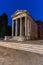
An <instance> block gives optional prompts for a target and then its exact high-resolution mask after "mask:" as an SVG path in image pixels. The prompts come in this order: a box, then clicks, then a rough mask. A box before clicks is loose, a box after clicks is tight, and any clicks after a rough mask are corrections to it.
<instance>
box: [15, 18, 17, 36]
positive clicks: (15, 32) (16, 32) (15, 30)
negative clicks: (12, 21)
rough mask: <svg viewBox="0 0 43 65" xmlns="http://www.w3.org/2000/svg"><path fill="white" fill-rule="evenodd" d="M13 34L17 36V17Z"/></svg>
mask: <svg viewBox="0 0 43 65" xmlns="http://www.w3.org/2000/svg"><path fill="white" fill-rule="evenodd" d="M15 36H17V19H16V26H15Z"/></svg>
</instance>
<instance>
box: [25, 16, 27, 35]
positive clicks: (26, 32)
mask: <svg viewBox="0 0 43 65" xmlns="http://www.w3.org/2000/svg"><path fill="white" fill-rule="evenodd" d="M26 35H27V17H26V16H25V36H26Z"/></svg>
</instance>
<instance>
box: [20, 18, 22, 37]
mask: <svg viewBox="0 0 43 65" xmlns="http://www.w3.org/2000/svg"><path fill="white" fill-rule="evenodd" d="M20 36H22V18H20Z"/></svg>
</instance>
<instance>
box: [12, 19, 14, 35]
mask: <svg viewBox="0 0 43 65" xmlns="http://www.w3.org/2000/svg"><path fill="white" fill-rule="evenodd" d="M12 36H14V21H13V20H12Z"/></svg>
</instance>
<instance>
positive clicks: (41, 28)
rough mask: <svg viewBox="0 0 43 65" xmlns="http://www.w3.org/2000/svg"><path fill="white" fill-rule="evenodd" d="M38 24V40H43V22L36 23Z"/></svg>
mask: <svg viewBox="0 0 43 65" xmlns="http://www.w3.org/2000/svg"><path fill="white" fill-rule="evenodd" d="M36 23H37V31H38V39H43V22H42V21H36Z"/></svg>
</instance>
